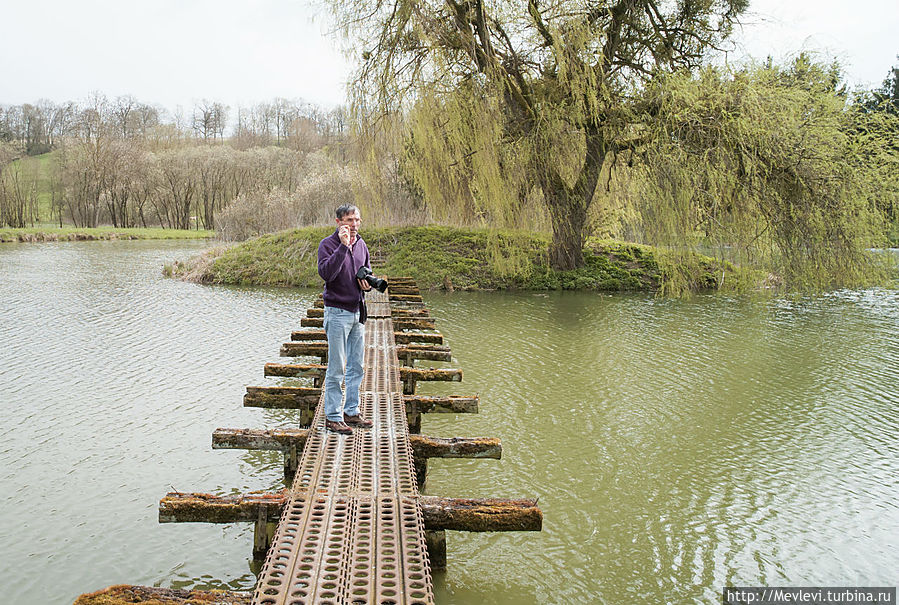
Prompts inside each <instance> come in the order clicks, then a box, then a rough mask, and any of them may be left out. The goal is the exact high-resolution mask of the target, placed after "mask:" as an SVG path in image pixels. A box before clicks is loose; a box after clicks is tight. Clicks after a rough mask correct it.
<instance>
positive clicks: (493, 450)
mask: <svg viewBox="0 0 899 605" xmlns="http://www.w3.org/2000/svg"><path fill="white" fill-rule="evenodd" d="M409 444H410V445H411V446H412V455H413V456H414V457H415V458H420V459H422V460H427V459H428V458H492V459H494V460H499V459H500V458H502V455H503V445H502V443H501V442H500V440H499V439H497V438H496V437H430V436H428V435H409Z"/></svg>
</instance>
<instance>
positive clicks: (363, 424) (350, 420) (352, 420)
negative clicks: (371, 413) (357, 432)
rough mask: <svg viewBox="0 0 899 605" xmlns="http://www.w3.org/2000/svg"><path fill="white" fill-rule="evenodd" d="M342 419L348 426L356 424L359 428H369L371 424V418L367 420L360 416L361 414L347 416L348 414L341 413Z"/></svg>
mask: <svg viewBox="0 0 899 605" xmlns="http://www.w3.org/2000/svg"><path fill="white" fill-rule="evenodd" d="M343 421H344V422H346V423H347V424H348V425H350V426H357V427H359V428H360V429H370V428H371V426H372V422H371V420H367V419H365V418H363V417H362V414H356V415H355V416H349V415H348V414H344V415H343Z"/></svg>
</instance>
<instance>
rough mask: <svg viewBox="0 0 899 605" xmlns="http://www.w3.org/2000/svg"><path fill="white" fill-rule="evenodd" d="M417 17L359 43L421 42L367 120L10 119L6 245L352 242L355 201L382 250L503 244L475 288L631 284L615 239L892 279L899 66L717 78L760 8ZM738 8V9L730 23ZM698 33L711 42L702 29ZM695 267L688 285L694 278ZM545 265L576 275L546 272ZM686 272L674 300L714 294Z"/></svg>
mask: <svg viewBox="0 0 899 605" xmlns="http://www.w3.org/2000/svg"><path fill="white" fill-rule="evenodd" d="M395 4H396V7H397V9H398V10H399V13H398V14H404V15H406V17H404V19H403V20H401V21H402V22H401V23H400V22H388V21H380V22H379V21H377V20H372V21H371V22H367V25H366V27H367V28H368V29H366V30H365V31H361V32H360V31H357V30H356V29H354V28H352V27H351V28H350V29H349V30H348V31H350V33H351V34H353V35H356V36H362V37H356V38H352V39H351V40H352V41H353V43H354V44H356V46H357V47H359V48H361V47H363V46H364V45H363V44H362V41H364V40H365V39H368V40H370V41H371V40H374V41H378V40H380V41H382V42H384V41H390V40H396V39H402V40H404V41H405V42H404V45H400V47H399V50H398V53H397V54H396V55H386V56H381V55H378V54H377V53H365V54H363V55H362V60H361V62H360V65H361V67H360V69H361V71H360V73H359V75H358V77H357V80H356V82H355V88H354V90H355V93H354V96H353V105H352V108H351V110H349V111H347V110H344V109H342V108H337V109H334V110H330V111H324V110H321V109H320V108H317V107H314V106H311V105H308V104H304V103H302V102H291V101H286V100H283V99H279V100H276V101H275V102H273V103H263V104H259V105H257V106H255V107H251V108H237V110H236V114H237V115H236V118H237V120H236V126H235V127H233V128H232V129H231V130H230V132H228V134H227V135H226V131H228V128H229V127H228V126H227V124H228V123H229V116H233V114H232V113H229V112H230V109H229V108H228V107H225V106H222V105H221V104H218V103H210V102H205V101H204V102H202V103H198V104H197V106H196V107H195V108H194V109H193V112H192V114H191V115H190V116H187V117H185V116H184V115H182V114H174V115H169V116H166V115H165V114H164V112H163V111H162V110H161V109H159V108H154V107H150V106H147V105H145V104H143V103H140V102H138V101H136V100H135V99H133V98H131V97H119V98H117V99H115V100H112V101H110V100H107V99H105V98H104V97H102V96H100V95H95V96H93V97H91V98H90V99H88V100H87V101H86V102H84V103H81V104H74V103H70V104H66V105H63V106H56V105H53V104H49V103H38V104H36V105H23V106H8V107H0V226H4V225H5V226H7V227H9V228H10V229H18V231H13V232H11V231H5V232H4V233H5V235H4V237H6V238H7V239H17V240H20V241H30V240H36V239H42V238H45V239H52V238H54V237H56V238H60V237H72V238H76V237H80V236H77V235H63V232H65V229H63V231H61V232H59V233H57V234H56V235H54V234H53V233H47V234H46V235H44V236H39V235H37V234H36V232H34V231H28V230H27V229H26V228H36V229H37V228H39V227H41V226H46V225H47V224H48V223H50V224H56V225H59V226H60V228H63V227H65V226H74V227H75V228H76V231H75V232H78V233H90V232H89V231H88V229H93V228H96V227H98V226H100V225H109V226H110V228H111V229H112V231H114V232H117V233H122V234H124V233H136V232H131V231H128V232H126V231H123V230H125V229H159V230H160V231H147V232H146V233H147V234H148V236H150V237H154V236H153V235H149V234H151V233H156V234H159V233H161V231H162V230H165V231H168V230H173V229H180V230H182V231H187V230H191V231H193V232H194V233H196V234H197V235H198V236H204V235H205V234H208V232H209V231H208V230H212V229H215V231H216V234H217V235H218V237H219V238H220V239H222V240H226V241H235V240H236V241H240V240H245V239H248V238H253V237H256V236H259V235H263V234H266V233H274V232H278V231H282V230H285V229H292V228H297V227H308V226H316V225H321V226H324V225H329V224H333V218H332V216H331V214H332V212H333V208H334V207H335V206H336V205H338V204H339V203H342V202H355V203H357V204H358V205H359V206H360V208H361V209H362V213H363V217H364V219H365V225H366V228H367V232H368V233H369V234H370V235H373V234H374V232H373V231H371V229H369V228H370V227H384V228H387V227H402V226H425V225H444V226H446V227H454V228H459V229H462V230H463V231H466V232H471V233H483V234H487V235H484V236H483V237H479V238H475V241H477V242H478V243H479V245H483V246H485V248H484V249H483V250H481V251H480V252H478V253H476V254H467V253H466V254H465V255H463V257H464V258H469V259H478V262H486V260H485V259H487V260H490V259H492V260H490V263H492V264H490V271H489V273H490V274H489V275H486V274H485V275H483V276H475V277H471V276H470V275H469V274H468V273H466V272H465V271H463V272H462V273H460V275H459V276H453V275H452V274H451V273H449V272H440V271H437V272H436V273H440V276H439V279H443V278H444V277H446V278H447V279H449V280H450V282H452V283H454V284H455V283H456V282H458V286H460V287H469V285H471V286H472V287H474V286H475V285H476V286H477V287H530V286H528V284H530V285H533V286H534V287H543V286H541V285H540V283H539V280H538V278H537V277H535V276H540V275H543V276H552V277H547V278H546V279H548V280H549V282H547V284H546V287H569V286H571V285H572V284H574V283H584V284H593V285H587V286H585V287H598V286H596V284H601V283H605V282H606V281H608V285H609V287H610V288H612V289H615V287H618V286H614V284H613V280H612V281H609V280H607V276H604V275H600V274H595V275H594V274H593V273H590V271H591V270H592V269H595V268H596V267H597V266H598V265H597V263H598V262H599V261H598V260H597V258H599V257H600V256H602V255H601V254H595V253H594V248H595V246H596V242H599V241H612V240H615V241H619V242H628V243H627V244H624V243H622V244H620V245H621V246H636V245H649V246H656V250H667V251H672V250H676V251H689V250H693V251H701V252H703V253H706V254H710V255H712V256H714V257H715V258H717V259H718V260H717V262H718V263H725V262H731V263H734V264H736V265H737V266H741V267H745V268H746V269H747V270H752V271H759V272H761V274H762V275H770V276H776V278H772V279H773V281H776V282H778V283H780V284H781V285H782V286H783V287H784V288H787V289H826V288H834V287H842V286H853V285H859V284H864V283H874V282H877V281H883V280H885V279H886V276H887V275H888V273H889V269H888V268H887V267H886V265H885V262H884V261H883V260H882V258H880V257H878V256H877V255H875V254H872V253H870V252H869V249H871V248H879V247H885V246H889V245H893V246H896V245H899V144H897V141H899V71H897V70H895V69H894V70H893V71H892V72H891V75H890V77H888V78H887V80H886V81H885V82H884V85H883V87H882V88H880V89H877V90H873V91H861V92H855V93H852V92H849V91H847V90H846V88H845V86H843V85H842V84H841V74H840V70H839V66H838V65H836V64H821V63H818V62H815V61H813V60H812V59H811V58H809V57H808V56H805V55H800V56H798V57H796V58H795V60H793V61H792V62H790V63H789V64H787V65H782V66H780V65H774V64H772V63H771V62H770V61H769V62H768V63H766V64H760V65H750V66H745V67H742V68H738V69H731V70H725V69H722V68H716V67H711V66H709V65H708V64H707V62H706V60H705V55H704V50H708V48H710V47H708V48H704V45H706V44H716V43H717V42H716V40H718V36H720V35H722V34H726V31H727V25H728V24H729V23H731V22H732V20H733V18H735V16H736V15H737V14H738V13H739V11H740V10H741V6H742V4H741V3H736V2H734V3H727V2H725V3H723V4H721V5H720V6H719V5H715V7H717V8H708V7H705V5H702V6H699V5H697V6H692V5H691V7H688V8H689V10H690V11H699V12H696V13H690V14H684V15H680V17H677V16H676V15H665V14H660V15H654V16H647V14H644V13H639V14H635V13H633V12H631V9H624V8H622V10H623V11H624V12H622V13H621V14H617V13H614V11H613V12H612V13H609V14H607V15H606V14H604V15H593V16H591V15H589V14H582V13H580V12H578V11H577V10H574V9H573V10H572V11H563V10H561V9H559V12H558V13H557V12H554V11H555V10H556V9H552V10H549V9H547V10H542V9H540V7H539V6H537V5H536V4H534V5H533V6H531V5H528V7H529V8H528V10H527V11H526V12H522V13H521V14H514V15H511V14H510V15H509V18H510V19H512V21H513V22H514V25H515V29H516V31H518V29H521V31H531V30H532V33H533V36H532V38H533V39H532V40H531V42H534V44H533V45H531V46H529V47H527V48H524V47H521V48H519V47H517V46H515V45H513V44H512V43H511V42H510V40H508V39H503V36H502V31H503V29H502V28H503V23H502V22H501V21H500V20H499V17H498V16H493V15H489V14H487V13H484V14H475V13H471V12H467V9H465V10H463V9H464V6H467V5H459V9H460V10H461V12H460V13H458V14H455V15H450V14H444V12H443V11H445V10H447V9H446V7H449V6H455V5H453V4H452V3H451V4H449V5H445V6H444V5H440V7H436V8H435V7H431V8H428V10H429V11H433V13H416V14H414V15H413V14H407V13H408V11H407V10H406V9H408V8H409V6H407V3H406V0H396V2H395ZM563 5H565V3H564V2H563V3H562V4H561V5H560V6H563ZM637 5H641V6H642V4H641V3H637ZM622 6H624V5H622ZM635 6H636V5H635ZM703 7H705V8H703ZM722 7H729V9H728V11H732V13H730V12H727V11H725V13H726V14H718V13H715V12H714V11H717V10H719V9H721V10H723V9H722ZM343 8H346V9H347V10H348V8H347V7H343ZM488 8H489V7H488ZM335 10H336V11H337V13H338V14H340V13H341V10H343V9H342V8H341V5H339V3H338V4H335ZM485 10H487V9H485ZM685 10H686V9H685ZM709 11H712V12H709ZM713 13H714V14H713ZM343 16H344V17H348V14H346V13H344V15H343ZM504 18H505V16H504ZM677 18H681V19H683V20H684V23H691V24H693V25H695V26H696V28H699V29H696V30H695V31H694V30H690V32H692V33H690V32H686V33H685V31H684V30H682V29H681V28H680V27H679V26H676V25H672V23H674V22H675V21H676V20H677ZM423 19H424V21H422V20H423ZM713 22H714V23H715V24H716V25H715V27H711V26H710V23H713ZM429 23H430V24H432V25H434V24H439V25H440V27H439V28H436V29H433V28H431V29H429V28H428V27H426V26H427V25H428V24H429ZM481 25H484V28H481V29H479V28H480V26H481ZM691 27H692V25H691ZM709 27H711V29H708V28H709ZM669 30H670V31H669ZM637 34H640V35H637ZM643 34H645V35H643ZM694 34H695V35H694ZM366 35H367V36H369V38H365V36H366ZM435 36H436V37H435ZM616 36H617V37H621V36H624V37H625V38H626V40H624V39H622V41H621V42H620V45H619V43H618V42H615V40H616V39H617V38H616ZM666 36H667V37H666ZM672 36H673V37H672ZM679 36H686V38H681V37H679ZM696 36H699V37H698V38H697V37H696ZM453 40H456V41H457V42H458V41H466V42H465V44H462V46H459V45H458V44H455V43H454V42H453ZM550 41H552V44H550ZM406 45H408V46H409V47H408V48H406ZM441 45H444V47H441ZM667 45H670V46H671V47H670V48H668V46H667ZM694 45H696V46H694ZM393 46H395V45H392V42H391V44H386V43H385V44H380V45H379V44H373V46H372V47H373V48H393ZM416 49H418V50H421V52H417V50H416ZM591 49H592V50H596V49H605V50H603V52H606V51H608V53H611V54H607V55H606V54H603V53H598V54H597V53H592V50H591ZM701 51H702V52H701ZM472 52H473V53H474V54H471V53H472ZM491 53H492V54H491ZM591 53H592V54H591ZM401 56H403V57H406V58H407V59H411V60H414V61H415V62H417V63H416V64H417V65H419V66H420V67H421V70H420V71H419V72H416V74H418V75H417V76H416V77H414V78H411V79H408V80H404V78H405V77H406V72H402V73H400V72H397V71H396V70H397V69H398V64H397V63H394V61H397V60H400V57H401ZM513 57H517V59H516V60H517V61H518V63H515V61H512V62H511V63H510V62H509V61H510V58H513ZM603 57H605V58H603ZM601 58H603V59H602V60H600V59H601ZM538 59H539V60H538ZM638 68H639V69H638ZM438 73H439V74H442V76H441V78H440V79H438V80H435V79H427V78H424V75H425V74H432V75H433V74H438ZM366 83H370V84H372V86H366ZM401 93H402V94H401ZM374 108H377V111H375V110H374ZM230 122H231V123H232V124H233V120H230ZM29 154H38V155H29ZM435 228H436V227H433V226H432V227H427V228H426V229H424V231H423V233H424V232H429V230H432V229H435ZM203 230H207V231H203ZM75 232H71V233H75ZM460 233H461V232H460ZM512 233H515V234H520V237H521V239H522V241H525V240H527V241H532V240H533V241H537V240H539V241H543V239H545V238H549V240H548V241H549V243H548V244H546V249H545V250H544V249H543V248H542V247H541V246H542V244H539V245H537V244H534V246H536V247H537V248H539V252H534V253H533V258H531V257H529V256H528V255H529V254H530V253H525V252H522V251H521V250H518V249H511V248H503V247H499V248H497V244H496V242H497V241H501V240H502V239H503V238H511V237H512V235H511V234H512ZM491 234H492V235H491ZM410 237H412V238H413V239H415V237H417V235H410ZM459 237H461V236H459ZM456 238H457V234H453V235H452V236H451V239H453V240H455V239H456ZM534 238H536V240H535V239H534ZM541 238H543V239H541ZM258 245H259V244H255V243H254V244H250V246H251V247H252V246H258ZM526 249H528V248H527V247H526ZM535 249H536V248H535ZM497 250H500V251H501V253H502V254H506V253H508V254H510V256H509V257H508V258H502V259H501V258H499V256H497V255H498V254H500V252H497ZM394 252H395V253H394V254H393V255H392V258H393V261H394V262H399V261H398V260H397V259H401V258H403V253H401V251H399V250H395V251H394ZM231 254H234V255H239V253H237V252H234V253H229V256H228V258H233V257H231V256H230V255H231ZM413 254H414V253H413ZM654 254H658V255H659V257H662V256H664V257H666V258H673V257H674V253H673V252H664V253H654ZM680 254H682V259H681V261H680V262H676V263H672V264H671V265H670V266H671V267H675V266H683V265H684V264H687V265H690V264H691V262H692V261H691V262H687V260H686V259H687V258H688V256H687V253H686V252H681V253H680ZM208 256H209V257H210V258H213V257H216V258H217V256H216V255H215V254H210V255H208ZM526 257H527V258H531V260H528V261H527V262H525V261H521V260H520V259H521V258H526ZM544 257H545V262H546V263H547V264H548V266H549V267H550V268H551V272H552V273H549V272H547V270H546V269H545V268H544V267H543V265H542V264H541V263H543V262H544V261H542V260H535V259H538V258H540V259H542V258H544ZM520 262H524V263H525V265H527V267H530V268H528V269H523V270H522V271H518V270H517V269H514V270H511V273H508V275H514V276H515V277H514V278H511V277H509V278H508V279H507V277H508V275H507V273H504V271H505V269H503V267H517V265H518V263H520ZM462 264H463V265H464V263H462ZM591 267H592V269H591ZM460 268H461V265H460ZM408 269H409V270H410V271H412V270H413V269H414V268H413V267H411V266H409V267H408ZM397 270H399V266H397ZM267 271H273V272H274V273H273V275H274V274H276V273H278V271H280V270H275V269H265V271H263V273H265V272H267ZM579 271H587V272H588V273H589V274H590V276H587V277H584V279H583V280H580V278H579V277H578V275H580V274H579V273H578V272H579ZM234 272H235V275H238V274H239V273H240V272H239V271H237V269H236V268H234ZM572 272H573V273H572ZM420 273H421V275H422V276H423V277H425V276H429V275H431V272H429V271H426V270H421V271H420ZM444 273H445V274H444ZM251 274H253V271H251V270H248V274H247V275H243V274H240V275H239V277H235V278H234V281H233V282H231V281H229V282H228V283H248V281H249V280H250V279H251V277H249V275H251ZM660 274H661V275H663V276H664V275H665V274H666V273H665V272H664V271H661V273H660ZM679 274H680V272H677V271H673V270H671V271H669V272H668V273H667V275H669V276H670V278H671V279H668V280H666V279H662V280H661V282H659V283H662V284H665V283H671V284H674V283H675V282H683V283H694V282H695V281H696V280H695V279H694V278H695V276H693V272H692V271H687V272H686V273H685V274H687V275H690V277H687V278H685V279H683V280H679V279H678V280H675V279H674V276H676V275H679ZM724 274H725V278H724V281H725V283H730V282H731V281H732V280H730V279H728V277H727V271H726V270H725V271H724ZM425 278H426V279H429V280H430V279H433V277H425ZM213 279H217V278H213ZM229 279H230V278H229ZM267 279H268V278H266V279H263V282H264V283H275V282H277V283H280V281H279V280H278V279H274V282H269V281H267ZM610 279H611V278H610ZM614 279H617V280H618V282H619V286H620V284H621V283H627V284H630V285H628V286H627V287H631V286H632V285H633V283H632V282H631V281H629V280H628V279H627V278H626V276H618V277H615V278H614ZM640 279H642V278H640ZM282 281H283V280H282ZM300 281H302V280H300ZM644 281H645V280H644ZM649 281H652V280H649ZM700 281H701V280H700ZM735 281H740V280H735ZM288 282H289V283H294V282H292V281H291V280H286V281H285V283H288ZM296 283H299V282H296ZM428 283H430V282H428ZM653 287H655V288H657V287H658V283H657V284H655V285H654V286H653ZM663 289H664V286H663ZM673 289H674V290H678V289H680V288H679V287H676V286H675V287H674V288H673Z"/></svg>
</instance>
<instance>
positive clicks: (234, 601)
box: [73, 584, 253, 605]
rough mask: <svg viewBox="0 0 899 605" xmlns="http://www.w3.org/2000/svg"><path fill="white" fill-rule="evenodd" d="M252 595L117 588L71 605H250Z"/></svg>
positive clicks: (89, 595)
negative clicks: (143, 604)
mask: <svg viewBox="0 0 899 605" xmlns="http://www.w3.org/2000/svg"><path fill="white" fill-rule="evenodd" d="M252 601H253V593H252V592H236V591H230V590H228V591H225V590H184V589H181V588H158V587H156V586H132V585H129V584H117V585H115V586H110V587H108V588H104V589H102V590H98V591H97V592H91V593H87V594H83V595H81V596H80V597H78V598H77V599H75V603H74V604H73V605H132V604H133V603H138V604H139V603H146V604H147V605H196V604H197V603H203V605H250V603H252Z"/></svg>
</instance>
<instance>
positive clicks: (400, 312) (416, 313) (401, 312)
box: [390, 307, 431, 319]
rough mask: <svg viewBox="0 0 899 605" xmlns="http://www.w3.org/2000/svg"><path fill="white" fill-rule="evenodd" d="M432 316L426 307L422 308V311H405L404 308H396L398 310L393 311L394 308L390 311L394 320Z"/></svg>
mask: <svg viewBox="0 0 899 605" xmlns="http://www.w3.org/2000/svg"><path fill="white" fill-rule="evenodd" d="M430 314H431V312H430V311H428V309H427V308H425V307H421V308H420V309H403V308H402V307H400V308H396V309H393V308H391V309H390V316H391V317H393V318H394V319H396V318H399V319H405V318H408V317H412V318H415V317H430Z"/></svg>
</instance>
